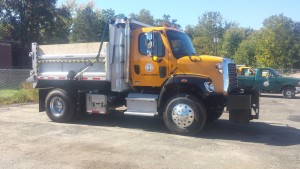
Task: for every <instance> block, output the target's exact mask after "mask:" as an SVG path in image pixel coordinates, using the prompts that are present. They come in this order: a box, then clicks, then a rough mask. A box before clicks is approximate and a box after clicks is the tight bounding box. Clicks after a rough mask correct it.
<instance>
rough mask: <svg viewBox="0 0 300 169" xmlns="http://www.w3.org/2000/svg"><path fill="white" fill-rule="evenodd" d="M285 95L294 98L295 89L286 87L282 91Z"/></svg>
mask: <svg viewBox="0 0 300 169" xmlns="http://www.w3.org/2000/svg"><path fill="white" fill-rule="evenodd" d="M282 94H283V97H285V98H287V99H292V98H294V97H295V94H296V93H295V89H294V88H292V87H287V88H285V89H283V91H282Z"/></svg>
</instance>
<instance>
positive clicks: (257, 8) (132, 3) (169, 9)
mask: <svg viewBox="0 0 300 169" xmlns="http://www.w3.org/2000/svg"><path fill="white" fill-rule="evenodd" d="M62 2H64V0H58V4H61V3H62ZM77 2H78V3H84V2H86V0H77ZM95 3H96V8H97V9H109V8H111V9H113V10H115V12H116V14H118V13H123V14H125V15H129V14H130V13H139V11H140V10H141V9H143V8H144V9H147V10H149V11H150V12H151V14H152V15H153V16H154V18H155V19H158V18H162V16H163V15H164V14H168V15H170V16H171V18H174V19H177V23H179V24H180V25H181V26H182V27H183V28H185V26H186V25H188V24H189V25H196V24H197V23H198V20H199V19H198V17H199V16H202V14H203V13H205V12H208V11H219V12H220V13H221V15H222V16H223V20H224V21H225V20H226V21H235V22H237V23H239V24H240V26H242V27H251V28H254V29H260V28H261V27H262V22H263V21H264V19H266V18H268V17H270V16H272V15H278V14H281V13H283V15H284V16H287V17H289V18H291V19H293V21H300V0H227V1H226V0H179V1H176V0H150V1H141V0H129V1H122V0H95Z"/></svg>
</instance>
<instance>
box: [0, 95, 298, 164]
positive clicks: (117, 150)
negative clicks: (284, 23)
mask: <svg viewBox="0 0 300 169" xmlns="http://www.w3.org/2000/svg"><path fill="white" fill-rule="evenodd" d="M299 105H300V97H299V96H298V97H297V98H296V99H292V100H287V99H284V98H282V97H281V95H262V97H261V116H260V119H258V120H254V121H253V122H252V123H251V124H250V125H238V124H234V123H231V122H229V121H228V120H227V119H228V114H223V116H222V117H221V119H220V120H218V121H216V122H214V123H211V124H207V125H206V126H205V128H204V129H203V131H202V132H201V133H200V134H199V135H197V136H196V137H186V136H178V135H173V134H170V133H169V131H168V130H167V129H166V128H165V126H164V124H163V121H162V120H161V119H159V118H155V119H153V118H149V117H132V116H120V115H111V116H93V117H89V118H86V119H84V120H81V121H78V122H76V123H73V124H59V123H53V122H51V121H50V120H49V119H48V117H47V115H46V114H45V113H38V105H36V104H30V105H23V106H16V107H0V116H1V117H0V168H5V169H6V168H20V169H26V168H57V169H61V168H68V169H69V168H151V169H153V168H172V169H173V168H230V169H234V168H237V169H241V168H251V169H252V168H267V169H269V168H275V169H277V168H284V169H286V168H300V106H299Z"/></svg>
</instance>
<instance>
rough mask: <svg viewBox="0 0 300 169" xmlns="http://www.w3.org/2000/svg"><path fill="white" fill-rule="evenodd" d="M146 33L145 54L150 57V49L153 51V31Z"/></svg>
mask: <svg viewBox="0 0 300 169" xmlns="http://www.w3.org/2000/svg"><path fill="white" fill-rule="evenodd" d="M145 35H146V41H147V56H148V57H152V51H153V32H147V33H145Z"/></svg>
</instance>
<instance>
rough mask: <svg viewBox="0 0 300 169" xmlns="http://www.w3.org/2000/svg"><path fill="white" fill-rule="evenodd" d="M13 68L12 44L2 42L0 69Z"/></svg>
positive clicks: (0, 43)
mask: <svg viewBox="0 0 300 169" xmlns="http://www.w3.org/2000/svg"><path fill="white" fill-rule="evenodd" d="M11 67H12V48H11V44H10V43H5V42H0V68H11Z"/></svg>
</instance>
